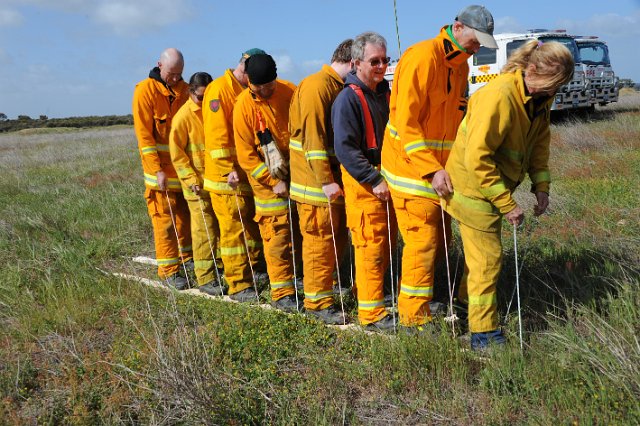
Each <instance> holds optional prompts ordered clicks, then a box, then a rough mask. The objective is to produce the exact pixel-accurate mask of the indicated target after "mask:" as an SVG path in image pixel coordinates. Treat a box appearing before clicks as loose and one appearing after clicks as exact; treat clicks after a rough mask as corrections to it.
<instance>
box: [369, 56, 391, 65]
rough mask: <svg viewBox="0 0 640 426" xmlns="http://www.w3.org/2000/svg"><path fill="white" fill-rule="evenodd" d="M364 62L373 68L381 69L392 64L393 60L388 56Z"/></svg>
mask: <svg viewBox="0 0 640 426" xmlns="http://www.w3.org/2000/svg"><path fill="white" fill-rule="evenodd" d="M363 62H369V63H370V64H371V66H372V67H379V66H380V65H387V64H388V63H389V62H391V58H390V57H388V56H387V57H386V58H375V59H369V60H368V61H363Z"/></svg>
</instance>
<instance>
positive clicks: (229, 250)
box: [220, 240, 262, 256]
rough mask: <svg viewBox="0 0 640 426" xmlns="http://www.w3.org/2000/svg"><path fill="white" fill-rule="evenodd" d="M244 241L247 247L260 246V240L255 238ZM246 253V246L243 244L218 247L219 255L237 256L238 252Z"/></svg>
mask: <svg viewBox="0 0 640 426" xmlns="http://www.w3.org/2000/svg"><path fill="white" fill-rule="evenodd" d="M246 241H247V245H248V246H249V248H253V249H255V248H260V247H262V241H255V240H246ZM246 253H247V248H246V247H245V245H244V244H242V245H240V246H233V247H220V255H221V256H237V255H239V254H246Z"/></svg>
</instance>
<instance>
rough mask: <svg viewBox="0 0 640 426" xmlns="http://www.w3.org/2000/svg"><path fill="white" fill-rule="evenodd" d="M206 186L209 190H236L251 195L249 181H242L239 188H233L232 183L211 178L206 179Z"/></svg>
mask: <svg viewBox="0 0 640 426" xmlns="http://www.w3.org/2000/svg"><path fill="white" fill-rule="evenodd" d="M204 188H205V189H206V190H207V191H229V192H236V191H240V193H241V194H244V195H250V194H251V185H249V184H248V183H241V184H240V185H238V188H237V190H236V189H233V188H232V187H231V185H229V184H228V183H226V182H214V181H212V180H209V179H204Z"/></svg>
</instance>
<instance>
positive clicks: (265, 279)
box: [253, 271, 270, 288]
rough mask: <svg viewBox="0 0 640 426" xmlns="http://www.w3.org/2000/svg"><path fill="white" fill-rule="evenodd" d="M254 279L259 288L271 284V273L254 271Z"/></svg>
mask: <svg viewBox="0 0 640 426" xmlns="http://www.w3.org/2000/svg"><path fill="white" fill-rule="evenodd" d="M253 279H254V280H255V281H256V285H257V286H258V288H263V287H268V286H269V282H270V281H269V274H267V273H266V272H257V271H256V272H254V273H253Z"/></svg>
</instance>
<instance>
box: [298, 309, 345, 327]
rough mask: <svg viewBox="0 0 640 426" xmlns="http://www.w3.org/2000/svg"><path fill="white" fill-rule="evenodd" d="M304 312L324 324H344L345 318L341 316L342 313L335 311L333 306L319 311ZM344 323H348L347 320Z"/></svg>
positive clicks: (308, 310) (309, 310)
mask: <svg viewBox="0 0 640 426" xmlns="http://www.w3.org/2000/svg"><path fill="white" fill-rule="evenodd" d="M306 312H307V313H308V314H311V315H312V316H314V317H316V318H319V319H321V320H322V321H323V322H324V323H325V324H333V325H337V324H344V323H345V317H344V316H343V315H342V312H340V311H339V310H337V309H336V308H335V306H333V305H331V306H329V307H328V308H326V309H321V310H319V311H314V310H311V309H307V310H306ZM346 322H349V320H348V319H347V320H346Z"/></svg>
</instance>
